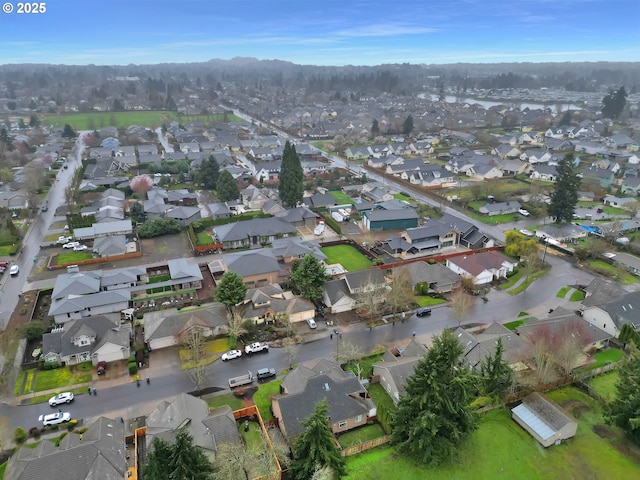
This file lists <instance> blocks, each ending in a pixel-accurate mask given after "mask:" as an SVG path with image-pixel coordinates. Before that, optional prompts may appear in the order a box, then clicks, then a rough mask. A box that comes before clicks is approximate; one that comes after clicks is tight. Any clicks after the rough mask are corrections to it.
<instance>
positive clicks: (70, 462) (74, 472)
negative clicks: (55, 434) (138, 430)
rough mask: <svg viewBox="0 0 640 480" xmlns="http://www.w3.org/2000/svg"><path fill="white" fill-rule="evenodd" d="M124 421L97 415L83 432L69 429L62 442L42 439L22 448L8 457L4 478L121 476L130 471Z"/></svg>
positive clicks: (22, 479)
mask: <svg viewBox="0 0 640 480" xmlns="http://www.w3.org/2000/svg"><path fill="white" fill-rule="evenodd" d="M124 443H125V424H124V423H123V422H120V421H117V420H115V419H110V418H107V417H98V418H97V419H96V420H95V421H93V422H92V423H91V424H89V425H88V426H87V427H86V430H85V431H84V432H83V433H82V434H78V433H74V432H71V431H70V432H69V433H68V434H66V435H64V436H61V438H60V441H59V444H57V443H54V442H51V441H41V442H38V443H37V444H36V445H35V448H32V447H33V445H29V446H25V447H21V448H19V449H18V450H17V451H16V452H15V453H14V454H13V455H12V456H11V457H10V458H9V460H8V462H7V466H6V470H5V471H4V480H40V479H43V478H49V477H51V476H52V471H53V469H55V475H56V476H60V477H62V478H68V479H71V478H73V479H78V480H90V479H94V478H101V479H105V480H106V479H109V480H112V479H122V478H127V477H128V476H129V475H128V473H130V472H128V470H129V466H128V462H127V459H126V454H127V450H126V449H125V448H124Z"/></svg>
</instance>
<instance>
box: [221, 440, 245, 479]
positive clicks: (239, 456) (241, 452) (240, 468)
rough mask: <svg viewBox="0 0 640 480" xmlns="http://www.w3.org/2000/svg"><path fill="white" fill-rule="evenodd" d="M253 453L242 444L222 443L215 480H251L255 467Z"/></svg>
mask: <svg viewBox="0 0 640 480" xmlns="http://www.w3.org/2000/svg"><path fill="white" fill-rule="evenodd" d="M253 463H254V460H253V457H252V455H251V452H249V450H247V448H246V446H245V445H244V443H242V442H238V443H221V444H220V445H218V450H217V451H216V459H215V462H214V464H215V466H216V471H215V473H214V474H213V478H214V480H249V479H250V478H253V477H252V476H250V473H251V470H252V468H253V467H254V465H253Z"/></svg>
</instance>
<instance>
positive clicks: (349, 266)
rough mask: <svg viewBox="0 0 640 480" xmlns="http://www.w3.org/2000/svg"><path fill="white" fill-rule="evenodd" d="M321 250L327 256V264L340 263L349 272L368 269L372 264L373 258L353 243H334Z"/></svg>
mask: <svg viewBox="0 0 640 480" xmlns="http://www.w3.org/2000/svg"><path fill="white" fill-rule="evenodd" d="M321 250H322V253H324V254H325V255H326V256H327V260H326V261H325V263H326V264H327V265H333V264H334V263H339V264H340V265H342V266H343V267H344V268H345V269H346V270H347V271H349V272H354V271H357V270H366V269H367V268H369V267H370V266H371V260H369V259H368V258H367V257H365V256H364V255H363V254H361V253H360V252H359V251H358V250H356V249H355V248H353V247H352V246H351V245H333V246H331V247H322V248H321Z"/></svg>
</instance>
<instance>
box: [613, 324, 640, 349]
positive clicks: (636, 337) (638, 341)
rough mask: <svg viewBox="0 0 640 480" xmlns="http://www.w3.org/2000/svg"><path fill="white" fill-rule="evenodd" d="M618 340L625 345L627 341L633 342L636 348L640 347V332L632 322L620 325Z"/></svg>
mask: <svg viewBox="0 0 640 480" xmlns="http://www.w3.org/2000/svg"><path fill="white" fill-rule="evenodd" d="M618 340H620V341H621V342H622V343H624V344H625V345H626V344H627V343H631V344H633V345H634V346H635V347H636V348H640V333H638V331H637V330H636V329H635V328H633V326H632V325H631V324H630V323H623V324H622V327H620V333H619V334H618Z"/></svg>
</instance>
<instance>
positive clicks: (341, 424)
mask: <svg viewBox="0 0 640 480" xmlns="http://www.w3.org/2000/svg"><path fill="white" fill-rule="evenodd" d="M346 427H347V422H346V420H343V421H342V422H338V428H346Z"/></svg>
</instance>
